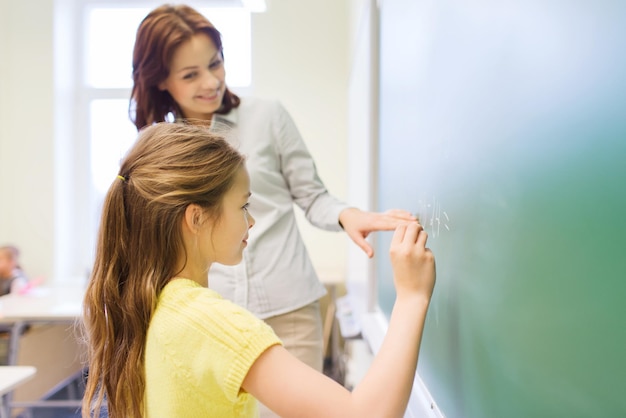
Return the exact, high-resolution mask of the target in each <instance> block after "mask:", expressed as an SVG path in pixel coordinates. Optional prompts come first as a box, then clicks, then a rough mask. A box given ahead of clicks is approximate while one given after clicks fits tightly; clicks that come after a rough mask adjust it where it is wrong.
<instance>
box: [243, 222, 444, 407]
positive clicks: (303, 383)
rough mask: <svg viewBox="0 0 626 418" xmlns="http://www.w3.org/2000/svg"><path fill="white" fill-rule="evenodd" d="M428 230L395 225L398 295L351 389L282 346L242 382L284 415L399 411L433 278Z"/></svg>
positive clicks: (414, 363) (265, 355)
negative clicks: (377, 342)
mask: <svg viewBox="0 0 626 418" xmlns="http://www.w3.org/2000/svg"><path fill="white" fill-rule="evenodd" d="M426 238H427V234H426V232H424V231H423V229H422V227H421V226H420V225H419V224H417V223H416V222H414V223H409V224H403V225H401V226H399V227H398V228H397V229H396V232H395V233H394V237H393V240H392V243H391V249H390V254H391V261H392V266H393V271H394V282H395V285H396V291H397V298H396V302H395V304H394V308H393V312H392V314H391V318H390V321H389V329H388V331H387V334H386V336H385V339H384V341H383V344H382V346H381V349H380V351H379V352H378V354H377V355H376V357H375V359H374V361H373V363H372V366H371V367H370V369H369V371H368V373H367V375H366V376H365V378H364V379H363V381H362V382H361V383H360V384H359V385H358V386H357V387H356V388H355V390H354V391H353V392H349V391H348V390H347V389H345V388H344V387H342V386H341V385H339V384H338V383H337V382H335V381H333V380H332V379H330V378H328V377H327V376H324V375H323V374H321V373H319V372H317V371H315V370H313V369H312V368H310V367H308V366H307V365H305V364H304V363H301V362H300V361H299V360H297V359H296V358H295V357H293V356H292V355H291V354H289V353H288V352H287V350H285V349H284V348H283V347H281V346H273V347H271V348H269V349H268V350H267V351H265V352H264V353H263V354H262V355H261V356H260V357H259V359H258V360H257V361H256V362H255V363H254V365H253V366H252V368H251V369H250V371H249V372H248V375H247V376H246V378H245V380H244V382H243V384H242V387H243V388H244V389H245V390H246V391H247V392H248V393H251V394H252V395H253V396H255V397H256V398H257V399H259V400H260V401H261V402H262V403H264V404H265V405H266V406H268V407H269V408H270V409H273V410H274V411H275V412H276V413H278V414H279V415H280V416H282V417H286V418H288V417H320V416H323V417H342V418H345V417H374V418H376V417H402V416H403V415H404V412H405V409H406V406H407V403H408V400H409V397H410V394H411V388H412V385H413V380H414V378H415V370H416V367H417V359H418V354H419V348H420V343H421V338H422V331H423V328H424V321H425V319H426V312H427V310H428V305H429V302H430V297H431V295H432V290H433V287H434V283H435V262H434V257H433V255H432V253H431V252H430V250H429V249H427V248H426V247H425V244H426Z"/></svg>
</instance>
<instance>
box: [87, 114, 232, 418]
mask: <svg viewBox="0 0 626 418" xmlns="http://www.w3.org/2000/svg"><path fill="white" fill-rule="evenodd" d="M243 163H244V158H243V156H242V155H241V154H239V153H238V152H237V151H236V150H235V149H233V148H232V147H231V146H230V145H229V144H228V142H227V141H226V140H225V139H224V138H223V136H222V135H218V134H214V133H211V132H209V130H208V129H206V128H202V127H198V126H193V125H186V124H178V123H159V124H156V125H152V126H149V127H147V128H145V129H144V130H142V131H141V132H140V133H139V138H138V140H137V142H136V143H135V145H134V146H133V147H132V149H131V150H130V151H129V153H128V154H127V156H126V157H125V158H124V160H123V161H122V164H121V168H120V174H119V176H118V178H117V179H116V180H115V181H114V182H113V184H112V185H111V187H110V188H109V191H108V193H107V195H106V198H105V202H104V206H103V210H102V219H101V224H100V231H99V236H98V242H97V248H96V256H95V264H94V268H93V271H92V274H91V278H90V281H89V285H88V288H87V291H86V295H85V299H84V307H83V309H84V319H83V322H84V334H85V335H84V336H85V339H86V342H87V347H88V355H89V374H88V377H87V382H86V390H85V397H84V399H83V412H82V414H83V417H89V416H92V413H94V414H95V415H94V416H98V414H99V411H100V409H101V408H102V406H103V402H104V401H105V400H106V403H107V409H108V413H109V416H110V417H120V418H122V417H123V418H127V417H139V416H142V414H143V396H144V388H145V379H144V376H145V373H144V367H143V366H144V359H143V356H144V346H145V341H146V334H147V330H148V325H149V323H150V319H151V317H152V314H153V312H154V310H155V307H156V302H157V298H158V296H159V294H160V292H161V291H162V289H163V288H164V287H165V285H166V284H167V283H168V281H169V280H170V279H171V278H172V277H174V276H175V275H176V274H177V273H178V271H175V270H176V262H177V260H178V257H180V255H181V254H186V253H185V248H184V245H183V240H182V236H181V223H182V218H183V216H184V211H185V208H186V207H187V206H188V205H190V204H198V205H200V206H201V207H203V208H205V210H206V211H207V213H208V214H209V215H210V216H211V217H212V219H213V220H214V221H217V220H218V218H219V214H220V210H221V201H222V198H223V196H224V194H225V193H226V192H227V191H228V190H229V188H230V187H231V186H232V183H233V179H234V176H235V173H236V172H237V170H238V169H239V168H240V167H241V166H242V164H243Z"/></svg>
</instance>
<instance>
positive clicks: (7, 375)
mask: <svg viewBox="0 0 626 418" xmlns="http://www.w3.org/2000/svg"><path fill="white" fill-rule="evenodd" d="M36 371H37V369H36V368H34V367H32V366H0V418H9V417H10V416H11V415H10V413H9V409H8V408H9V404H8V403H5V397H6V396H7V395H8V394H9V393H10V392H12V391H13V389H15V388H16V387H18V386H19V385H20V384H22V383H24V382H26V381H27V380H29V379H31V378H32V377H33V376H34V375H35V372H36Z"/></svg>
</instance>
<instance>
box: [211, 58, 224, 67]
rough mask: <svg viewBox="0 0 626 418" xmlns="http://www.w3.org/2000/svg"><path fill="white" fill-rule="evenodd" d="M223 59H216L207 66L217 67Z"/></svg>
mask: <svg viewBox="0 0 626 418" xmlns="http://www.w3.org/2000/svg"><path fill="white" fill-rule="evenodd" d="M222 63H223V61H222V60H218V61H213V62H212V63H211V64H209V68H212V69H214V68H219V67H220V66H221V65H222Z"/></svg>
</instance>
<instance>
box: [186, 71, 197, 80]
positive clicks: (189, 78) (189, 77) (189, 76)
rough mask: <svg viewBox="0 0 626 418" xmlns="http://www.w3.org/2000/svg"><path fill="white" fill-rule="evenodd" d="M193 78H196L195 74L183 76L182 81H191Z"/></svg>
mask: <svg viewBox="0 0 626 418" xmlns="http://www.w3.org/2000/svg"><path fill="white" fill-rule="evenodd" d="M195 76H196V73H195V72H193V73H189V74H185V75H184V76H183V79H184V80H191V79H192V78H194V77H195Z"/></svg>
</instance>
